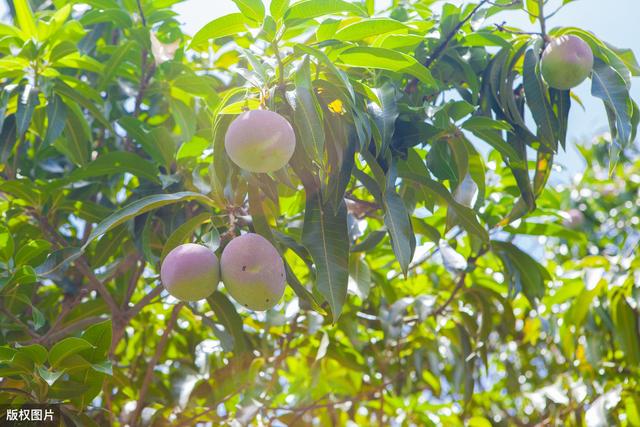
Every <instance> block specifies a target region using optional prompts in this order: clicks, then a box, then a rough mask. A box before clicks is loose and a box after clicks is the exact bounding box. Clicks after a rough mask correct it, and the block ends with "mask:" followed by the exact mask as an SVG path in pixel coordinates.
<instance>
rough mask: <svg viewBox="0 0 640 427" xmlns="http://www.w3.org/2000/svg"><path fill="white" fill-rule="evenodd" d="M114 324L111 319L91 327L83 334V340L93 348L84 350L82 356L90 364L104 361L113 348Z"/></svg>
mask: <svg viewBox="0 0 640 427" xmlns="http://www.w3.org/2000/svg"><path fill="white" fill-rule="evenodd" d="M111 336H112V324H111V319H107V320H104V321H103V322H100V323H96V324H94V325H91V326H90V327H89V328H88V329H87V330H86V331H84V332H83V333H82V338H83V339H84V340H86V341H87V342H88V343H90V344H91V345H92V346H93V348H90V349H86V350H82V351H81V352H80V355H81V356H82V357H83V358H84V359H85V360H86V361H87V362H89V363H99V362H102V361H104V360H105V359H106V358H107V356H108V353H109V348H111Z"/></svg>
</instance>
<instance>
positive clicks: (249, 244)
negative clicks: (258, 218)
mask: <svg viewBox="0 0 640 427" xmlns="http://www.w3.org/2000/svg"><path fill="white" fill-rule="evenodd" d="M220 270H221V272H222V283H224V286H225V288H226V289H227V291H228V292H229V294H230V295H231V296H232V297H233V298H234V299H235V300H236V301H238V302H239V303H240V304H242V305H244V306H245V307H247V308H249V309H251V310H255V311H263V310H267V309H269V308H271V307H273V306H274V305H276V304H277V303H278V301H280V299H281V298H282V295H283V294H284V286H285V270H284V262H283V261H282V257H281V256H280V254H279V253H278V251H277V250H276V248H274V247H273V245H272V244H271V243H270V242H269V241H268V240H267V239H265V238H264V237H262V236H260V235H259V234H254V233H248V234H244V235H242V236H240V237H236V238H235V239H233V240H231V242H229V244H228V245H227V246H226V247H225V248H224V251H223V252H222V256H221V257H220Z"/></svg>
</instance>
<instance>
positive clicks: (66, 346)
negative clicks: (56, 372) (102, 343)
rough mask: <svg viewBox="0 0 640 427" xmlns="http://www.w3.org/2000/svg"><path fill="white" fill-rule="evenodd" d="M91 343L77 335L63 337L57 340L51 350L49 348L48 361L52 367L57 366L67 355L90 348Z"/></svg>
mask: <svg viewBox="0 0 640 427" xmlns="http://www.w3.org/2000/svg"><path fill="white" fill-rule="evenodd" d="M92 347H93V345H92V344H91V343H90V342H89V341H87V340H85V339H83V338H77V337H69V338H65V339H63V340H62V341H59V342H57V343H56V344H55V345H54V346H53V347H51V350H49V363H50V364H51V367H52V368H54V369H55V368H57V367H58V365H59V364H60V363H62V362H63V361H64V360H65V359H66V358H67V357H69V356H71V355H73V354H77V353H80V352H81V351H83V350H88V349H90V348H92Z"/></svg>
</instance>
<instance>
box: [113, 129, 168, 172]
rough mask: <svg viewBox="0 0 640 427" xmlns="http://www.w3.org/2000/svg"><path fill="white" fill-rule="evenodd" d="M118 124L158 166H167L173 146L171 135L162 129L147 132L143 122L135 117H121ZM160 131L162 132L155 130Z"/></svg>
mask: <svg viewBox="0 0 640 427" xmlns="http://www.w3.org/2000/svg"><path fill="white" fill-rule="evenodd" d="M118 124H119V125H120V126H122V128H123V129H124V130H125V131H126V132H127V134H128V135H129V137H131V138H133V139H134V140H135V142H137V143H138V144H140V145H141V146H142V149H143V150H144V151H145V152H146V153H147V154H148V155H149V156H151V158H152V159H153V160H154V161H155V162H156V163H158V164H160V165H165V166H166V165H167V164H170V163H171V160H172V159H173V150H174V149H175V145H174V144H173V140H172V139H171V135H170V134H169V135H167V133H168V131H167V130H166V129H165V128H163V127H159V128H154V129H153V130H151V131H150V130H148V129H147V128H146V126H145V124H144V123H143V122H141V121H140V120H138V119H136V118H135V117H122V118H121V119H120V120H118ZM156 129H162V130H156Z"/></svg>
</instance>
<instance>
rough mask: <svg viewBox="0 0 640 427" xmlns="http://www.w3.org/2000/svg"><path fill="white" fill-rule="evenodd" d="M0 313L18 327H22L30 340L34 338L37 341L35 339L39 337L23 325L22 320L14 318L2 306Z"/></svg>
mask: <svg viewBox="0 0 640 427" xmlns="http://www.w3.org/2000/svg"><path fill="white" fill-rule="evenodd" d="M0 312H2V314H4V315H5V316H7V317H8V318H9V319H11V320H13V321H14V322H15V323H17V324H18V325H20V327H22V328H23V329H24V330H25V332H26V333H28V334H29V335H30V336H31V338H36V339H37V338H39V337H40V335H38V334H37V333H36V332H34V331H32V330H31V328H30V327H29V326H28V325H27V324H26V323H24V322H23V321H22V320H20V319H19V318H18V317H16V316H15V315H14V314H13V313H11V312H10V311H9V310H8V309H7V308H5V307H4V306H1V305H0Z"/></svg>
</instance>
